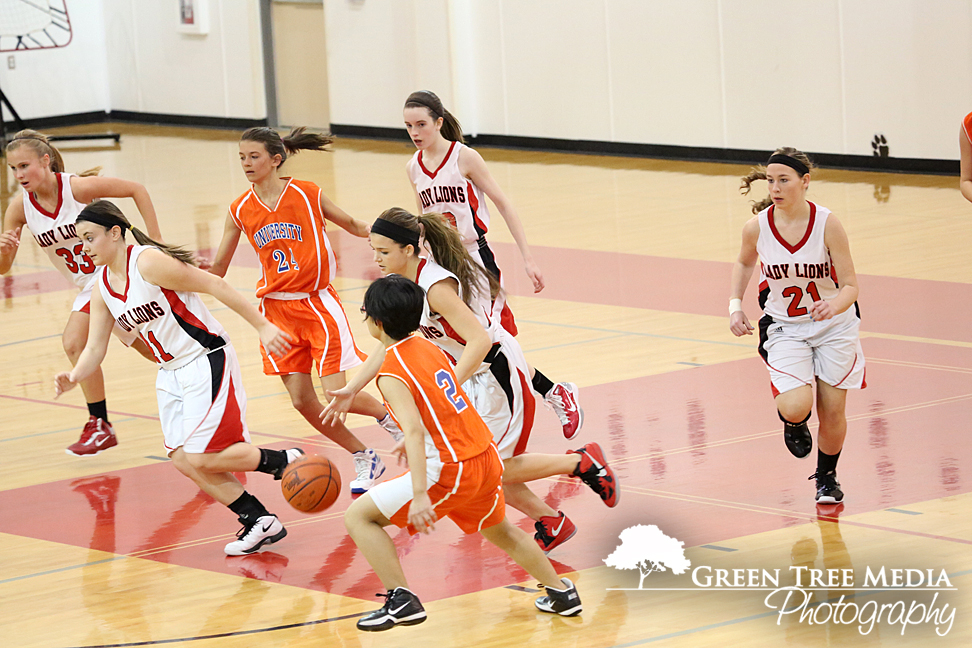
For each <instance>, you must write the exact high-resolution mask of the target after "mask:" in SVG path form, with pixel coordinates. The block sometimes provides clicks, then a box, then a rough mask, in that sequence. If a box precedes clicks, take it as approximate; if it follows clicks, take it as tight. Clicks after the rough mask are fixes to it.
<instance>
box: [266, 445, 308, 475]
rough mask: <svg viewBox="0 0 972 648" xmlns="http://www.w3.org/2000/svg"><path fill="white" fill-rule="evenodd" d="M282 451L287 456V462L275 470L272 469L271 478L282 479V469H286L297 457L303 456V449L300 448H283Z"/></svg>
mask: <svg viewBox="0 0 972 648" xmlns="http://www.w3.org/2000/svg"><path fill="white" fill-rule="evenodd" d="M283 453H284V454H285V455H286V456H287V463H285V464H284V465H282V466H280V468H278V469H277V470H274V471H273V478H274V479H275V480H276V481H280V480H281V479H283V474H284V471H285V470H287V466H289V465H290V464H292V463H294V462H295V461H297V458H298V457H302V456H304V451H303V450H301V449H300V448H290V449H289V450H283Z"/></svg>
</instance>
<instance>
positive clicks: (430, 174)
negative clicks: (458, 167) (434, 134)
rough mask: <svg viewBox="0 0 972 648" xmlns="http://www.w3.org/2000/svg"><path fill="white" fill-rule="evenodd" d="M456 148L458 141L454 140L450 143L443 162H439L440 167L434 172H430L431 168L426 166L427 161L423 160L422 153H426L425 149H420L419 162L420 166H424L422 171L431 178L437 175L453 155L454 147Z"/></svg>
mask: <svg viewBox="0 0 972 648" xmlns="http://www.w3.org/2000/svg"><path fill="white" fill-rule="evenodd" d="M454 148H456V143H455V142H453V143H452V144H450V145H449V150H448V151H446V154H445V157H444V158H442V162H441V163H440V164H439V166H438V168H437V169H436V170H435V171H432V172H429V170H428V169H426V168H425V162H423V161H422V153H424V151H419V154H418V163H419V166H420V167H421V168H422V171H424V172H425V175H427V176H429V177H430V178H435V176H436V175H437V174H438V173H439V171H440V170H441V169H442V167H444V166H445V163H446V162H448V161H449V156H450V155H452V149H454Z"/></svg>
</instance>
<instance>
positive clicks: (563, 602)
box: [535, 578, 583, 616]
mask: <svg viewBox="0 0 972 648" xmlns="http://www.w3.org/2000/svg"><path fill="white" fill-rule="evenodd" d="M560 580H562V581H563V582H564V585H566V586H567V587H566V588H564V589H562V590H558V589H553V588H552V587H544V586H543V585H539V587H543V588H544V589H545V590H547V595H546V596H541V597H540V598H538V599H537V600H536V601H535V603H536V606H537V609H538V610H541V611H543V612H550V613H551V614H559V615H560V616H577V615H578V614H580V613H581V610H582V609H583V608H582V607H581V600H580V596H579V595H578V594H577V588H576V587H574V584H573V583H571V582H570V579H567V578H561V579H560Z"/></svg>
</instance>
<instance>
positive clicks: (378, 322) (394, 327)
mask: <svg viewBox="0 0 972 648" xmlns="http://www.w3.org/2000/svg"><path fill="white" fill-rule="evenodd" d="M423 297H424V293H423V291H422V288H420V287H419V286H418V284H416V283H414V282H412V281H410V280H408V279H406V278H404V277H401V276H396V275H392V276H388V277H384V278H382V279H379V280H378V281H375V282H374V283H373V284H371V286H370V287H369V288H368V291H367V292H366V293H365V298H364V306H363V307H362V311H363V312H364V314H365V316H366V318H367V320H366V321H367V323H368V331H369V332H370V333H371V335H373V336H374V337H375V338H376V339H378V340H379V341H381V342H382V343H384V345H385V348H386V354H385V361H384V364H382V366H381V371H380V372H379V373H378V389H379V391H381V395H382V397H383V398H384V401H385V406H386V408H387V409H388V411H389V412H391V414H392V416H393V417H395V420H396V421H397V422H398V424H399V427H401V429H402V431H403V432H404V433H405V439H404V440H403V441H402V442H400V443H399V444H398V445H397V446H396V447H395V452H396V453H397V454H398V455H399V457H401V456H402V455H404V456H405V459H406V460H407V461H408V466H409V472H407V473H405V474H404V475H402V476H400V477H397V478H395V479H392V480H390V481H387V482H384V483H382V484H378V485H377V486H375V487H374V488H373V489H371V490H370V491H369V492H368V493H367V494H365V495H363V496H362V497H361V498H359V499H358V500H356V501H355V502H354V503H353V504H352V505H351V506H350V507H348V510H347V512H346V513H345V515H344V523H345V526H347V529H348V533H350V534H351V538H352V539H353V540H354V542H355V544H356V545H358V548H359V549H360V550H361V553H363V554H364V556H365V558H366V559H367V560H368V563H369V564H370V565H371V567H372V568H373V569H374V570H375V573H376V574H377V575H378V578H380V579H381V582H382V585H383V586H384V587H385V589H387V590H388V593H387V594H386V595H385V604H384V605H383V606H382V607H381V609H380V610H376V611H374V612H372V613H371V614H368V615H366V616H364V617H362V618H361V619H360V620H359V621H358V628H359V629H361V630H369V631H374V630H388V629H390V628H393V627H394V626H395V625H398V624H400V625H415V624H417V623H422V622H423V621H425V618H426V614H425V608H423V607H422V603H421V602H420V601H419V599H418V597H417V596H415V594H414V593H412V592H411V591H410V590H409V589H408V583H407V582H406V580H405V573H404V571H402V565H401V563H400V562H399V560H398V554H397V553H396V551H395V545H394V543H393V542H392V540H391V538H390V537H389V535H388V534H387V533H386V532H385V531H384V529H383V528H382V527H385V526H388V525H389V524H395V525H396V526H399V527H407V528H408V530H409V533H412V534H415V533H418V532H419V531H421V532H422V533H429V532H430V531H432V530H433V529H434V528H435V522H436V521H437V520H439V519H440V518H442V517H448V518H450V519H452V521H454V522H455V523H456V524H457V525H459V528H460V529H462V530H463V531H465V532H466V533H477V532H478V533H481V534H482V535H483V537H484V538H486V539H487V540H489V541H490V542H491V543H493V544H494V545H496V546H497V547H499V548H500V549H502V550H503V551H505V552H506V553H507V554H509V556H510V557H511V558H512V559H513V560H514V561H515V562H516V564H518V565H519V566H520V567H522V568H523V569H525V570H526V571H527V572H529V574H530V575H531V576H533V577H534V578H536V579H537V580H538V581H540V583H542V584H543V586H544V587H545V588H546V590H547V595H546V596H541V597H540V598H538V599H537V600H536V606H537V608H539V609H540V610H542V611H544V612H550V613H553V614H560V615H563V616H574V615H577V614H580V612H581V601H580V597H579V596H578V595H577V589H576V588H575V587H574V584H573V583H572V582H570V581H569V580H568V579H566V578H564V579H561V578H560V577H559V576H558V575H557V572H556V571H554V568H553V565H551V564H550V561H549V560H548V559H547V557H546V556H545V555H544V554H543V550H542V549H540V547H539V546H538V545H537V543H536V542H534V541H533V538H531V537H530V536H529V535H527V533H526V532H524V531H522V530H521V529H519V528H517V527H515V526H513V524H512V523H511V522H510V521H509V520H507V519H506V505H505V499H504V497H503V486H502V482H503V461H502V460H501V459H500V456H499V452H498V451H497V450H496V446H495V445H494V444H493V435H492V433H491V432H490V431H489V428H488V427H487V426H486V423H484V422H483V419H482V418H481V417H480V416H479V414H478V413H477V412H476V410H475V409H473V408H472V406H471V404H470V401H469V398H468V397H467V396H466V394H465V392H463V390H462V387H461V386H460V385H459V384H458V382H457V381H456V377H455V374H454V373H453V371H452V365H451V364H450V362H449V360H448V358H446V356H445V354H443V353H442V351H440V350H439V348H438V347H437V346H435V345H434V344H433V343H432V342H429V341H428V340H426V339H424V338H422V337H421V336H415V335H412V332H413V331H415V330H416V329H418V327H419V321H420V319H421V317H422V304H423Z"/></svg>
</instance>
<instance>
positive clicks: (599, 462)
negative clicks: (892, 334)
mask: <svg viewBox="0 0 972 648" xmlns="http://www.w3.org/2000/svg"><path fill="white" fill-rule="evenodd" d="M571 452H574V453H576V454H579V455H580V456H581V459H580V463H578V464H577V468H575V469H574V473H573V476H574V477H579V478H580V480H581V481H582V482H584V483H585V484H587V485H588V486H589V487H590V488H591V490H592V491H594V492H595V493H597V494H598V495H600V496H601V500H602V501H603V502H604V503H605V504H606V505H607V506H610V507H611V508H614V507H615V506H617V505H618V500H619V499H620V497H621V492H620V491H619V490H618V478H617V476H616V475H615V474H614V471H613V470H611V467H610V466H608V464H607V460H606V459H605V458H604V451H603V450H601V446H599V445H598V444H596V443H588V444H587V445H586V446H584V447H583V448H581V449H579V450H568V451H567V454H570V453H571Z"/></svg>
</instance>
